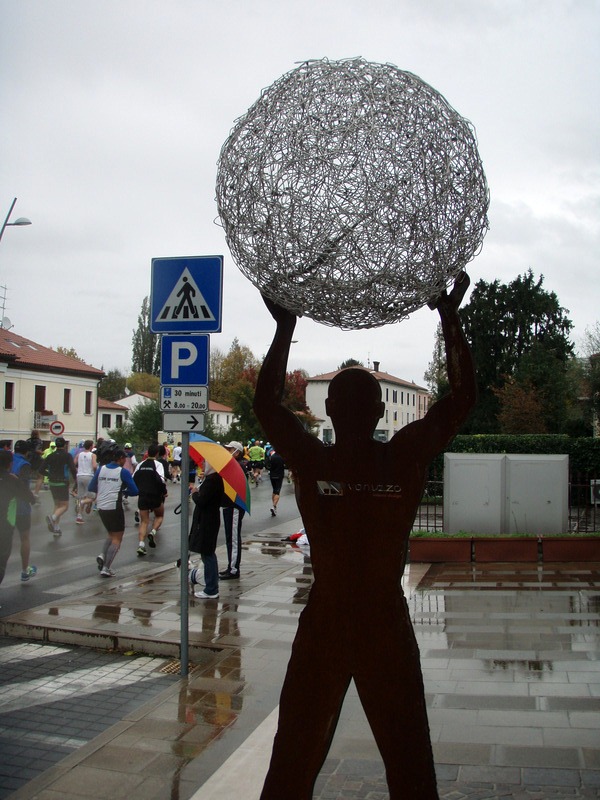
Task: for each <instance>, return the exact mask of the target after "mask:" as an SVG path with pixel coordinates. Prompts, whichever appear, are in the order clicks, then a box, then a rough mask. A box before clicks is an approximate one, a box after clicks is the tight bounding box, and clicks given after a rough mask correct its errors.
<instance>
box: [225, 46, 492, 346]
mask: <svg viewBox="0 0 600 800" xmlns="http://www.w3.org/2000/svg"><path fill="white" fill-rule="evenodd" d="M216 189H217V204H218V210H219V216H220V219H221V223H222V225H223V227H224V229H225V235H226V239H227V244H228V246H229V248H230V251H231V254H232V256H233V259H234V260H235V262H236V263H237V265H238V267H239V269H240V270H241V271H242V272H243V273H244V275H246V277H247V278H249V279H250V280H251V281H252V283H253V284H254V285H255V286H257V287H258V288H259V289H260V290H261V292H263V293H264V294H265V295H266V296H267V297H269V298H270V299H272V300H274V301H275V302H277V303H278V304H279V305H281V306H283V307H285V308H287V309H289V310H290V311H292V312H293V313H295V314H297V315H306V316H308V317H310V318H312V319H314V320H317V321H318V322H322V323H324V324H326V325H335V326H337V327H340V328H342V329H346V330H352V329H359V328H372V327H377V326H380V325H384V324H386V323H389V322H397V321H398V320H401V319H403V318H405V317H407V316H408V315H409V314H410V313H411V312H412V311H414V310H416V309H418V308H420V307H421V306H423V305H424V304H425V303H427V302H428V301H429V300H431V299H432V297H435V296H436V295H437V294H439V293H440V292H441V291H442V290H443V289H444V288H446V287H447V286H448V285H449V284H450V283H451V282H452V281H453V279H454V278H455V276H456V275H457V274H458V273H459V272H460V270H461V269H463V268H464V266H465V264H466V263H467V262H468V261H470V260H471V259H472V258H473V256H474V255H475V254H476V253H477V252H478V250H479V248H480V246H481V243H482V241H483V237H484V235H485V232H486V229H487V226H488V222H487V209H488V205H489V192H488V187H487V183H486V179H485V175H484V172H483V167H482V164H481V160H480V158H479V154H478V152H477V144H476V140H475V135H474V132H473V130H472V128H471V125H470V124H469V123H468V122H467V121H466V120H465V119H463V118H462V117H461V116H460V115H459V114H458V113H457V112H456V111H455V110H454V109H453V108H452V107H451V106H450V105H449V104H448V102H447V101H446V100H445V99H444V97H442V95H441V94H439V93H438V92H437V91H435V89H433V88H432V87H431V86H429V85H428V84H427V83H425V82H424V81H422V80H421V79H420V78H418V77H417V76H416V75H413V74H411V73H410V72H404V71H403V70H400V69H398V68H397V67H395V66H393V65H390V64H376V63H370V62H367V61H365V60H364V59H362V58H356V59H348V60H343V61H328V60H326V59H324V60H319V61H308V62H306V63H303V64H302V65H301V66H300V67H298V68H297V69H294V70H292V71H291V72H289V73H287V74H286V75H283V76H282V77H281V78H279V79H278V80H277V81H275V83H273V84H272V85H271V86H270V87H268V88H267V89H265V90H263V92H262V94H261V96H260V98H259V99H258V100H257V101H256V102H255V103H254V105H253V106H252V107H251V108H250V109H249V110H248V112H247V113H246V114H245V115H244V116H243V117H241V118H240V119H239V120H237V121H236V123H235V126H234V128H233V130H232V132H231V134H230V135H229V137H228V139H227V141H226V142H225V143H224V145H223V147H222V149H221V153H220V156H219V162H218V171H217V187H216Z"/></svg>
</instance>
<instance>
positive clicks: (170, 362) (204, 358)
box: [160, 334, 210, 386]
mask: <svg viewBox="0 0 600 800" xmlns="http://www.w3.org/2000/svg"><path fill="white" fill-rule="evenodd" d="M209 343H210V336H194V335H191V334H190V335H188V336H163V337H162V341H161V351H160V382H161V385H163V386H208V361H209V349H210V348H209Z"/></svg>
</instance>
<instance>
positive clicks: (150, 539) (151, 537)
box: [148, 528, 156, 547]
mask: <svg viewBox="0 0 600 800" xmlns="http://www.w3.org/2000/svg"><path fill="white" fill-rule="evenodd" d="M155 536H156V531H155V530H154V528H152V530H151V531H150V533H149V534H148V544H149V545H150V547H156V542H155V541H154V537H155Z"/></svg>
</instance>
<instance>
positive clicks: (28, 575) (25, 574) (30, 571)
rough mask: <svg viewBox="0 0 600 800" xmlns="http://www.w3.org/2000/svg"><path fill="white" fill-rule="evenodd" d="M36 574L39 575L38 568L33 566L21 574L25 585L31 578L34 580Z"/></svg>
mask: <svg viewBox="0 0 600 800" xmlns="http://www.w3.org/2000/svg"><path fill="white" fill-rule="evenodd" d="M36 573H37V567H34V566H33V564H32V565H31V566H30V567H27V569H24V570H23V572H22V573H21V580H22V581H23V583H25V581H28V580H29V578H33V576H34V575H35V574H36Z"/></svg>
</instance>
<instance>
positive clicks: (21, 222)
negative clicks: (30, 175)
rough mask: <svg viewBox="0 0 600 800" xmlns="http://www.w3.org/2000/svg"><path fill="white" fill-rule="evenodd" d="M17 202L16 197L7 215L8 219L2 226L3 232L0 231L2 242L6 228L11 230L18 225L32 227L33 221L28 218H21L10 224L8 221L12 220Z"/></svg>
mask: <svg viewBox="0 0 600 800" xmlns="http://www.w3.org/2000/svg"><path fill="white" fill-rule="evenodd" d="M16 202H17V198H16V197H15V199H14V200H13V201H12V204H11V206H10V208H9V209H8V214H7V215H6V219H5V220H4V224H3V225H2V230H0V241H1V240H2V235H3V233H4V229H5V228H10V227H11V226H13V225H18V226H21V225H31V220H30V219H27V217H19V218H18V219H16V220H15V221H14V222H9V221H8V220H9V219H10V215H11V214H12V212H13V208H14V207H15V203H16Z"/></svg>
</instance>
